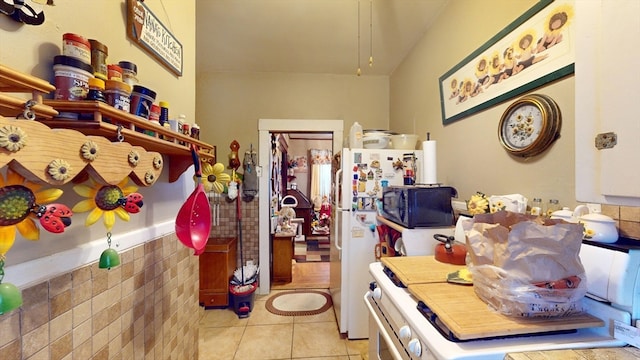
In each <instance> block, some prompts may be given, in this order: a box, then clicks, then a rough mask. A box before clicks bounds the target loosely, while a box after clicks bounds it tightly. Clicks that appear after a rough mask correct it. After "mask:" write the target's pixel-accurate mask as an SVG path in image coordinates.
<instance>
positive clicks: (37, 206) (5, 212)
mask: <svg viewBox="0 0 640 360" xmlns="http://www.w3.org/2000/svg"><path fill="white" fill-rule="evenodd" d="M41 188H42V186H41V185H39V184H36V183H32V182H30V181H27V180H26V179H25V178H24V177H22V175H20V174H18V173H16V172H14V171H12V170H11V169H7V175H6V178H5V177H4V176H2V174H0V256H4V255H5V254H6V253H7V251H9V249H11V247H12V246H13V243H14V241H15V237H16V230H18V232H19V233H20V235H22V236H23V237H24V238H25V239H27V240H38V239H39V238H40V229H39V227H38V226H37V225H36V222H35V219H37V220H38V221H39V223H40V225H41V226H42V227H43V228H44V229H45V230H47V231H49V232H52V233H61V232H64V229H65V228H66V227H68V226H69V225H71V216H72V215H73V213H72V211H71V210H70V209H69V208H68V207H67V206H65V205H63V204H50V203H51V202H52V201H55V200H57V199H58V198H59V197H60V196H62V193H63V191H62V190H60V189H56V188H50V189H46V190H41ZM44 204H49V205H44Z"/></svg>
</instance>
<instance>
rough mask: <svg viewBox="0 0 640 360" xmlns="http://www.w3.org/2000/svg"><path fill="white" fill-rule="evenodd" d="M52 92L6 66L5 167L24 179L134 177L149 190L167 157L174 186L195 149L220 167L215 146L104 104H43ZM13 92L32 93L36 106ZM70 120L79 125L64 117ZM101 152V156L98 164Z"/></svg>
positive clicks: (0, 75)
mask: <svg viewBox="0 0 640 360" xmlns="http://www.w3.org/2000/svg"><path fill="white" fill-rule="evenodd" d="M53 90H55V87H54V86H53V85H51V84H49V83H48V82H46V81H43V80H41V79H38V78H35V77H33V76H30V75H25V74H22V73H19V72H17V71H14V70H12V69H10V68H8V67H6V66H3V65H0V166H4V165H7V164H9V163H10V162H12V161H14V162H17V163H18V165H17V166H14V167H16V168H17V169H18V171H19V172H20V173H22V175H23V176H25V177H27V178H32V180H40V181H44V182H47V183H50V184H55V185H60V184H64V183H66V182H68V181H72V180H73V181H74V182H75V181H82V180H83V179H84V178H86V176H87V175H92V176H95V177H96V178H97V179H100V180H102V182H104V183H108V184H117V183H118V182H120V181H121V180H122V179H123V178H124V177H126V176H130V177H131V178H132V180H133V181H134V182H136V183H137V184H138V185H140V186H150V185H152V184H153V183H154V182H155V181H156V180H157V178H158V176H159V175H160V173H161V172H162V168H163V164H162V156H161V155H160V154H163V155H165V156H166V157H167V158H168V159H169V163H170V166H169V181H170V182H174V181H176V180H177V179H178V178H179V177H180V175H182V173H184V171H186V169H187V168H189V166H191V164H193V160H192V158H191V152H190V146H191V144H194V145H195V146H196V147H197V148H198V149H199V153H200V157H201V159H202V160H203V161H207V162H211V163H215V147H214V146H212V145H209V144H207V143H205V142H202V141H200V140H196V139H194V138H191V137H189V136H187V135H183V134H182V133H178V132H175V131H172V130H171V129H166V128H163V127H161V126H159V125H156V124H154V123H152V122H150V121H148V120H146V119H144V118H141V117H138V116H135V115H132V114H129V113H127V112H125V111H122V110H118V109H115V108H114V107H112V106H110V105H107V104H104V103H102V102H99V101H63V100H48V99H43V94H47V93H50V92H51V91H53ZM6 93H23V94H24V93H31V94H32V99H27V100H25V99H24V98H20V97H15V96H11V95H8V94H6ZM68 113H73V114H76V115H77V116H78V117H79V118H80V119H68V118H64V115H65V114H68ZM2 116H6V117H7V118H2ZM12 118H15V119H12ZM22 118H24V119H22ZM27 119H35V120H37V121H29V120H27ZM21 135H26V136H25V137H23V138H22V139H20V137H21ZM7 141H9V142H8V143H7ZM3 144H4V145H3ZM96 152H98V154H99V155H100V154H102V156H99V155H98V156H95V157H94V154H95V153H96ZM54 157H55V159H54ZM56 159H60V160H65V161H66V165H68V167H67V168H65V171H66V172H68V174H67V176H63V177H64V179H63V177H59V178H58V179H55V178H54V177H52V175H51V174H50V173H51V172H54V173H55V171H54V170H51V166H50V165H51V163H52V162H53V161H54V160H56ZM123 174H124V175H123Z"/></svg>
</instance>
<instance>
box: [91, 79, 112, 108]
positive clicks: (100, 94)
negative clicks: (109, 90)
mask: <svg viewBox="0 0 640 360" xmlns="http://www.w3.org/2000/svg"><path fill="white" fill-rule="evenodd" d="M104 86H105V85H104V81H103V80H102V79H98V78H95V77H93V78H89V92H88V93H87V100H97V101H101V102H103V103H106V102H107V99H106V98H105V96H104V90H105V88H104Z"/></svg>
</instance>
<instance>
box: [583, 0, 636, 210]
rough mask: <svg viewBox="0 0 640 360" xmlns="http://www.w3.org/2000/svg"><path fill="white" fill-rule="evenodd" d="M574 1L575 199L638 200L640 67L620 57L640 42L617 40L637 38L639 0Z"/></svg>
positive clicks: (628, 202)
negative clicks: (611, 0)
mask: <svg viewBox="0 0 640 360" xmlns="http://www.w3.org/2000/svg"><path fill="white" fill-rule="evenodd" d="M575 6H576V19H577V20H576V22H575V26H576V35H577V36H576V52H575V53H576V62H575V69H576V70H575V71H576V77H575V88H576V91H575V98H576V99H575V103H576V112H575V135H576V138H575V143H576V148H575V152H576V165H575V166H576V199H577V200H578V201H582V202H595V203H605V204H614V205H627V206H640V186H639V185H638V181H637V179H638V178H640V157H638V154H639V153H640V141H638V139H640V121H638V115H637V114H636V111H637V105H636V104H637V102H638V99H639V98H640V87H638V86H637V85H636V84H638V82H640V68H639V67H637V66H633V65H629V66H626V65H625V61H624V60H623V59H637V58H638V57H639V56H640V48H639V47H638V46H626V47H624V50H621V49H622V48H621V44H636V43H637V42H638V37H639V36H640V16H638V13H640V3H639V2H638V1H633V0H629V1H619V2H608V1H604V0H599V1H577V2H576V4H575ZM578 20H579V21H578ZM604 134H611V135H606V137H605V136H604ZM613 135H615V142H614V141H611V139H613ZM598 139H601V140H600V141H598ZM614 143H615V144H614ZM603 145H609V146H603Z"/></svg>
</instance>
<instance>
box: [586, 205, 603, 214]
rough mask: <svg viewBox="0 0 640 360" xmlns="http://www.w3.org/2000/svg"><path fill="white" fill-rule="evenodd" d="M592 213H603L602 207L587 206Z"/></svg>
mask: <svg viewBox="0 0 640 360" xmlns="http://www.w3.org/2000/svg"><path fill="white" fill-rule="evenodd" d="M587 207H588V208H589V212H590V213H596V212H598V213H599V212H602V206H600V204H587Z"/></svg>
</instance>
